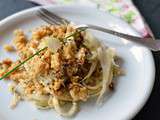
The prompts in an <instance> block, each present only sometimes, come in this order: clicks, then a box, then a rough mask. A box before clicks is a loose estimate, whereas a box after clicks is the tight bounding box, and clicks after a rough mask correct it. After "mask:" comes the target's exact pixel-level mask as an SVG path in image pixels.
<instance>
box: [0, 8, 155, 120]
mask: <svg viewBox="0 0 160 120" xmlns="http://www.w3.org/2000/svg"><path fill="white" fill-rule="evenodd" d="M48 8H49V9H50V10H52V11H54V12H55V13H57V14H58V15H61V16H64V17H66V18H68V19H71V20H73V21H80V22H82V23H90V24H95V25H99V26H104V27H107V28H111V29H115V30H118V31H121V32H125V33H130V34H134V35H138V34H137V33H136V32H135V31H134V30H133V29H132V28H131V27H130V26H129V25H128V24H126V23H125V22H123V21H122V20H120V19H118V18H116V17H113V16H111V15H110V14H108V13H103V12H100V11H98V10H97V9H95V8H90V7H84V6H50V7H48ZM37 9H38V8H32V9H28V10H25V11H22V12H19V13H17V14H15V15H12V16H10V17H8V18H6V19H5V20H3V21H1V22H0V44H1V46H0V51H1V53H0V59H4V58H6V57H11V58H13V59H16V57H15V56H14V55H13V54H9V53H6V52H5V51H4V50H3V49H2V45H3V44H5V43H10V42H11V40H12V37H13V34H12V31H13V30H14V29H17V28H21V29H23V30H24V31H25V32H29V30H30V29H32V28H34V27H36V26H39V25H42V24H45V23H44V22H43V21H42V20H40V19H39V18H38V17H36V16H35V12H36V10H37ZM94 35H95V36H97V37H98V38H99V39H100V40H103V42H104V43H107V44H108V45H111V46H113V47H115V48H116V49H117V51H118V55H119V56H121V57H122V58H123V60H124V65H123V68H124V69H125V70H126V75H125V76H123V77H120V78H119V79H118V83H117V85H116V90H115V92H114V93H113V94H112V95H111V96H110V97H109V99H108V100H107V101H105V104H104V105H103V106H102V107H97V106H96V105H94V103H84V104H83V105H82V107H81V110H80V112H79V113H78V114H77V115H76V116H75V117H74V118H72V119H73V120H98V119H101V120H106V119H108V120H127V119H130V118H132V117H133V116H134V115H135V114H136V113H137V112H138V111H139V110H140V109H141V108H142V106H143V105H144V103H145V102H146V100H147V98H148V96H149V95H150V92H151V90H152V87H153V83H154V76H155V68H154V62H153V57H152V54H151V52H150V51H149V50H148V49H146V48H144V47H140V46H137V45H136V44H134V43H131V42H127V41H125V40H122V39H120V38H117V37H115V36H112V35H108V34H104V33H100V32H95V31H94ZM7 84H8V83H7V82H4V81H1V82H0V119H1V120H33V119H36V120H56V119H66V118H62V117H60V116H59V115H57V114H56V112H55V111H54V110H37V109H36V108H35V107H34V106H33V105H32V104H31V103H29V102H21V103H20V104H19V105H18V106H17V107H16V108H15V109H14V110H12V109H10V108H9V102H10V99H11V94H10V93H9V91H8V85H7Z"/></svg>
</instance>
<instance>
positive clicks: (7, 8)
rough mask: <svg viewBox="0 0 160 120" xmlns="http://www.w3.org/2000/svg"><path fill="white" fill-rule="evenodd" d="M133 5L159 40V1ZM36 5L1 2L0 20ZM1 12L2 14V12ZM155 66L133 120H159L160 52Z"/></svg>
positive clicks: (20, 0)
mask: <svg viewBox="0 0 160 120" xmlns="http://www.w3.org/2000/svg"><path fill="white" fill-rule="evenodd" d="M134 3H135V5H136V6H137V8H138V9H139V10H140V12H141V14H142V15H143V16H144V18H145V19H146V21H147V23H148V24H149V25H150V27H151V29H152V31H153V33H154V35H155V36H156V38H160V32H159V31H160V24H159V20H160V14H159V13H160V7H159V6H160V0H134ZM34 6H36V4H32V3H29V2H26V1H25V0H1V1H0V10H1V12H0V20H1V19H4V18H5V17H7V16H9V15H11V14H13V13H16V12H18V11H20V10H23V9H27V8H30V7H34ZM2 10H3V12H2ZM152 53H153V56H154V60H155V65H156V78H155V84H154V88H153V90H152V93H151V96H150V98H149V99H148V101H147V103H146V104H145V106H144V107H143V109H142V110H141V111H140V112H139V113H138V114H137V115H136V116H135V118H133V120H152V119H153V120H159V119H160V104H159V102H160V81H159V78H160V77H159V75H160V62H159V61H160V52H152Z"/></svg>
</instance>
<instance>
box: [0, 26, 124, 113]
mask: <svg viewBox="0 0 160 120" xmlns="http://www.w3.org/2000/svg"><path fill="white" fill-rule="evenodd" d="M14 34H15V37H14V39H13V43H14V46H11V45H5V46H4V49H5V50H6V51H9V52H13V51H14V52H16V54H18V56H19V58H18V59H17V61H12V60H11V59H9V58H7V59H4V60H3V61H2V62H1V63H0V76H1V78H4V79H5V80H10V81H12V82H11V85H10V86H9V89H10V91H11V92H12V94H13V99H12V101H11V107H12V108H14V107H15V106H16V104H17V103H18V101H20V100H27V101H31V102H33V103H34V104H35V105H36V106H37V107H38V108H40V109H51V108H54V109H55V110H56V112H57V113H58V114H60V115H62V116H73V115H74V114H75V113H76V112H77V111H78V110H79V109H78V108H79V106H78V104H79V103H80V102H86V101H87V100H88V99H92V98H96V99H97V100H96V102H97V104H99V103H101V102H102V100H103V97H104V96H105V95H104V94H105V93H108V92H112V91H113V90H114V87H116V86H115V85H114V83H115V79H116V78H117V77H118V76H120V75H122V73H123V71H122V69H121V68H120V66H119V65H118V62H117V60H118V56H117V54H116V50H115V49H114V48H111V47H107V46H104V45H102V44H101V42H100V41H98V40H97V39H96V38H95V37H94V36H93V35H92V34H91V33H90V32H88V31H87V30H85V29H77V28H76V27H75V25H72V24H69V25H60V26H55V25H43V26H40V27H38V28H35V29H33V30H32V36H31V38H28V37H27V36H26V35H25V33H24V32H23V31H22V30H15V32H14ZM69 104H70V108H68V109H67V110H64V106H66V105H69Z"/></svg>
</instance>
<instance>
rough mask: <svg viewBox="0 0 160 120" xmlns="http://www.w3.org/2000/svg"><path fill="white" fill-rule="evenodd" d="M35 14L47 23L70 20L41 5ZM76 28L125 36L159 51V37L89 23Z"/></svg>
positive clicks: (65, 22)
mask: <svg viewBox="0 0 160 120" xmlns="http://www.w3.org/2000/svg"><path fill="white" fill-rule="evenodd" d="M36 14H37V16H39V17H40V18H41V19H42V20H44V21H45V22H47V23H49V24H56V25H62V24H69V23H70V22H71V21H69V20H67V19H65V18H62V17H60V16H58V15H56V14H55V13H53V12H50V11H48V10H47V9H45V8H43V7H41V8H39V9H38V11H37V12H36ZM77 28H87V29H94V30H98V31H102V32H105V33H109V34H112V35H115V36H118V37H121V38H125V39H126V40H129V41H132V42H135V43H138V44H140V45H143V46H145V47H147V48H149V49H151V50H153V51H159V50H160V40H159V39H153V38H140V37H136V36H132V35H128V34H124V33H120V32H116V31H113V30H110V29H107V28H104V27H100V26H96V25H90V24H83V25H79V26H77Z"/></svg>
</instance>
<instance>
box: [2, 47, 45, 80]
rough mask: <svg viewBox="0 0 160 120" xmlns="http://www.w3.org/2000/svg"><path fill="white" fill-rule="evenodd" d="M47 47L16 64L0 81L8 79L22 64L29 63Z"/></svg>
mask: <svg viewBox="0 0 160 120" xmlns="http://www.w3.org/2000/svg"><path fill="white" fill-rule="evenodd" d="M46 48H47V47H44V48H42V49H40V50H39V51H37V52H36V53H35V54H33V55H32V56H30V57H29V58H27V59H26V60H24V61H23V62H21V63H20V64H18V65H17V66H15V67H14V68H13V69H12V70H10V71H8V72H7V73H6V74H4V75H3V76H2V77H1V78H0V80H2V79H4V78H6V77H8V76H9V75H10V74H11V73H12V72H14V71H15V70H17V69H18V68H19V67H21V66H22V65H23V64H24V63H26V62H27V61H29V60H30V59H31V58H33V57H34V56H36V55H38V54H39V53H40V52H42V51H43V50H45V49H46Z"/></svg>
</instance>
